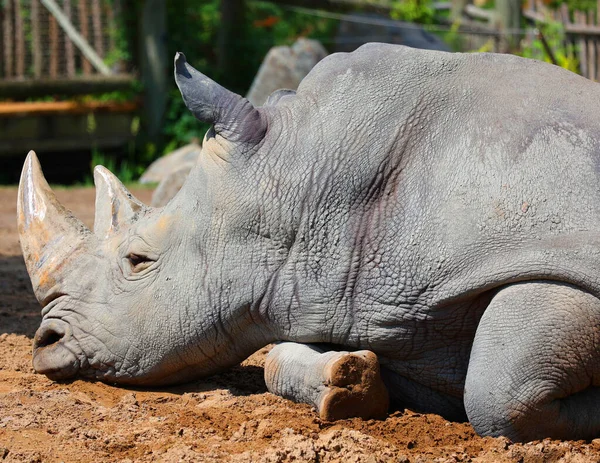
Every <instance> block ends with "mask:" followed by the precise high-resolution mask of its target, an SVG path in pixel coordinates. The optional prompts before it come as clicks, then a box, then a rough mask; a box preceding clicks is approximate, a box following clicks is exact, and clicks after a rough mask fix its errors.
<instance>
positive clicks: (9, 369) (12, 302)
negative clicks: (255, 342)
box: [0, 188, 600, 463]
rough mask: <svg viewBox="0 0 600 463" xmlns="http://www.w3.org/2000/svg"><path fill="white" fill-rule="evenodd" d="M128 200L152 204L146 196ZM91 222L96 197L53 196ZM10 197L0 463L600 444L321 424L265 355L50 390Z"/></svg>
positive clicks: (458, 457) (530, 457)
mask: <svg viewBox="0 0 600 463" xmlns="http://www.w3.org/2000/svg"><path fill="white" fill-rule="evenodd" d="M135 194H136V195H137V196H138V197H139V198H140V199H141V200H142V201H146V202H149V200H150V196H151V191H149V190H140V191H136V192H135ZM58 196H59V199H60V200H61V201H62V202H63V203H64V204H65V205H67V207H69V208H70V209H72V210H73V211H74V212H75V214H76V215H77V216H78V217H80V218H81V219H82V220H83V221H84V222H86V223H87V224H88V225H91V223H92V221H93V213H94V206H93V204H94V191H93V189H88V188H85V189H70V190H64V191H58ZM15 217H16V189H15V188H4V189H0V291H1V294H2V300H0V460H2V461H7V462H59V461H72V462H98V461H111V462H112V461H120V462H138V461H140V462H151V461H164V462H171V461H173V462H175V461H184V462H185V461H208V462H211V461H214V462H222V461H234V462H245V461H256V462H291V461H294V462H317V461H319V462H336V461H344V462H348V463H351V462H380V461H381V462H383V461H386V462H387V461H396V462H431V461H434V462H469V461H472V462H544V461H561V462H577V463H579V462H591V461H600V439H599V440H594V441H592V442H589V443H586V442H562V441H553V440H544V441H537V442H531V443H527V444H513V443H511V442H510V441H508V440H507V439H504V438H498V439H492V438H482V437H479V436H477V435H476V434H475V432H474V431H473V428H472V427H471V426H470V425H469V424H468V423H451V422H448V421H446V420H444V419H443V418H441V417H440V416H437V415H426V414H419V413H414V412H411V411H402V412H395V413H392V414H391V415H389V416H388V417H387V418H386V419H385V420H366V421H364V420H360V419H349V420H342V421H337V422H333V423H331V422H326V421H322V420H320V419H319V418H318V416H317V414H316V413H315V411H314V410H311V408H310V407H309V406H307V405H299V404H294V403H292V402H290V401H287V400H284V399H282V398H279V397H276V396H274V395H272V394H269V393H268V392H267V391H266V388H265V384H264V380H263V369H262V367H263V365H264V359H265V355H266V353H267V352H268V348H265V349H262V350H260V351H259V352H257V353H255V354H254V355H253V356H252V357H250V358H249V359H248V360H246V361H245V362H244V363H243V364H242V365H240V366H238V367H236V368H234V369H232V370H230V371H228V372H226V373H223V374H221V375H217V376H213V377H211V378H208V379H206V380H203V381H196V382H193V383H189V384H184V385H181V386H178V387H171V388H163V389H146V390H138V389H126V388H120V387H113V386H110V385H107V384H102V383H98V382H88V381H80V380H77V381H73V382H68V383H56V382H53V381H50V380H48V379H47V378H46V377H44V376H41V375H37V374H35V373H34V371H33V369H32V367H31V348H32V338H33V334H34V332H35V330H36V329H37V326H38V325H39V323H40V320H41V317H40V315H39V311H40V308H39V305H38V303H37V302H36V300H35V298H34V296H33V293H32V291H31V287H30V284H29V278H28V276H27V272H26V270H25V265H24V263H23V260H22V258H21V256H20V249H19V244H18V238H17V231H16V223H15V222H16V219H15Z"/></svg>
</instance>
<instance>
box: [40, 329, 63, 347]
mask: <svg viewBox="0 0 600 463" xmlns="http://www.w3.org/2000/svg"><path fill="white" fill-rule="evenodd" d="M62 337H63V335H62V334H58V333H57V332H56V331H52V330H49V331H46V332H45V333H43V334H42V337H41V338H40V339H39V341H38V342H37V346H38V347H46V346H51V345H52V344H54V343H56V342H58V341H60V340H61V339H62Z"/></svg>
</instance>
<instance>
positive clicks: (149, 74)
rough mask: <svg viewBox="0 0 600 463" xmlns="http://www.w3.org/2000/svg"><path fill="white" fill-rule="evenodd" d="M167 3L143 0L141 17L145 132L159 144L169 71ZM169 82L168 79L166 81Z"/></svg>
mask: <svg viewBox="0 0 600 463" xmlns="http://www.w3.org/2000/svg"><path fill="white" fill-rule="evenodd" d="M165 2H166V0H146V1H145V2H144V5H143V10H142V14H141V20H142V21H141V27H140V33H141V35H140V54H141V59H140V63H141V71H142V82H143V84H144V108H145V111H144V113H145V116H146V117H145V123H146V131H147V133H148V136H149V138H150V140H153V141H155V142H158V141H159V137H160V134H161V131H162V125H163V124H162V123H163V118H164V114H165V109H166V94H167V88H168V82H170V79H171V74H172V72H173V71H172V70H171V68H170V66H169V64H170V60H169V59H168V58H167V47H166V42H165V38H166V35H167V23H166V3H165ZM167 79H169V80H167Z"/></svg>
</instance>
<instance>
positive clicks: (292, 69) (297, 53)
mask: <svg viewBox="0 0 600 463" xmlns="http://www.w3.org/2000/svg"><path fill="white" fill-rule="evenodd" d="M326 56H327V51H326V50H325V48H323V45H321V44H320V43H319V42H318V41H316V40H310V39H305V38H300V39H298V40H296V42H295V43H294V44H293V45H292V46H291V47H273V48H271V50H269V53H267V56H265V59H264V60H263V62H262V64H261V66H260V68H259V69H258V72H257V74H256V77H255V78H254V82H252V85H251V86H250V90H249V91H248V95H247V98H248V100H250V102H251V103H252V104H254V105H255V106H261V105H263V104H264V103H265V101H267V98H268V97H269V95H270V94H271V93H273V92H274V91H275V90H278V89H280V88H287V89H291V90H296V89H297V88H298V85H299V84H300V82H301V81H302V79H304V77H305V76H306V75H307V74H308V73H309V72H310V70H311V69H312V68H313V67H314V66H315V64H317V63H318V62H319V61H321V60H322V59H323V58H325V57H326Z"/></svg>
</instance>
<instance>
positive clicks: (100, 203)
mask: <svg viewBox="0 0 600 463" xmlns="http://www.w3.org/2000/svg"><path fill="white" fill-rule="evenodd" d="M94 183H95V184H96V216H95V218H94V234H95V235H96V236H97V237H98V238H106V237H107V236H109V235H110V234H111V233H114V232H116V231H118V230H119V228H120V227H122V226H123V225H124V224H130V223H132V222H134V221H135V220H136V218H137V217H138V216H139V215H140V213H141V212H143V211H144V210H146V209H147V208H148V207H147V206H146V205H144V204H143V203H141V202H140V201H138V200H137V199H136V198H134V197H133V195H132V194H131V193H130V192H129V191H128V190H127V188H125V186H124V185H123V184H122V183H121V182H120V181H119V179H118V178H117V177H115V176H114V175H113V174H112V173H111V172H110V171H109V170H108V169H107V168H105V167H103V166H96V168H95V169H94Z"/></svg>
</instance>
